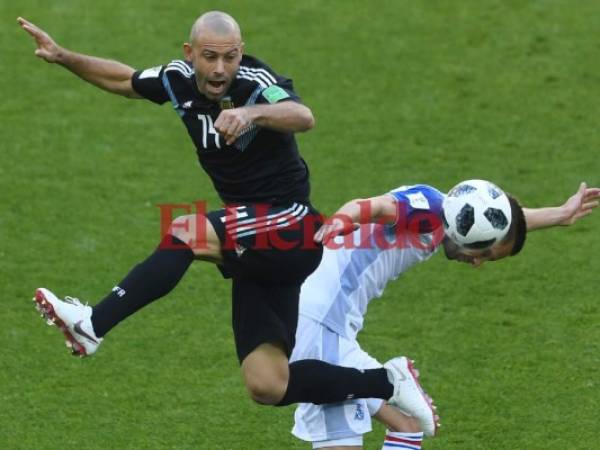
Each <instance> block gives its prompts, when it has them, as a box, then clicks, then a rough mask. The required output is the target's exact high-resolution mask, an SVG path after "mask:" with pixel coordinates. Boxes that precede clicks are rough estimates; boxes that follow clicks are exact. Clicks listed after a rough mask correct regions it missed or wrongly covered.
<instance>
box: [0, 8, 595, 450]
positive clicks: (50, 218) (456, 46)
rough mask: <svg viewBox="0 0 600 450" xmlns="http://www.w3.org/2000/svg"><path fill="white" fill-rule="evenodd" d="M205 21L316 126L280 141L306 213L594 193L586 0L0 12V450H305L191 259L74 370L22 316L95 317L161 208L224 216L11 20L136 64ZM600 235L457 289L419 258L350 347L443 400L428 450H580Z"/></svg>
mask: <svg viewBox="0 0 600 450" xmlns="http://www.w3.org/2000/svg"><path fill="white" fill-rule="evenodd" d="M210 9H221V10H225V11H227V12H229V13H230V14H232V15H233V16H234V17H236V18H237V19H238V21H239V23H240V25H241V27H242V31H243V33H244V40H245V42H246V50H247V52H248V53H250V54H252V55H255V56H258V57H259V58H261V59H263V60H264V61H266V62H268V63H269V64H270V65H271V66H272V67H273V68H274V69H275V70H276V71H277V72H279V73H282V74H285V75H288V76H290V77H292V78H293V79H294V82H295V86H296V89H297V91H298V92H299V94H300V95H301V96H302V98H303V100H304V102H305V103H306V104H307V105H308V106H310V107H311V109H312V111H313V113H314V115H315V117H316V121H317V126H316V128H315V129H314V130H313V131H311V132H309V133H307V134H302V135H299V136H298V140H299V143H300V147H301V151H302V154H303V156H304V158H305V159H306V161H307V162H308V164H309V166H310V168H311V173H312V188H313V195H312V198H313V202H314V204H315V205H316V206H317V207H319V209H320V210H321V211H322V212H324V213H326V214H330V213H332V212H334V211H335V209H336V208H337V207H338V206H339V205H340V204H342V203H343V202H345V201H347V200H349V199H351V198H355V197H365V196H372V195H376V194H380V193H384V192H386V191H388V190H390V189H393V188H395V187H397V186H400V185H403V184H412V183H429V184H432V185H434V186H436V187H438V188H439V189H441V190H444V191H445V190H448V189H449V188H450V187H451V186H452V185H454V184H455V183H456V182H458V181H460V180H462V179H467V178H485V179H490V180H493V181H494V182H496V183H498V184H499V185H500V186H502V187H504V188H505V189H506V190H507V191H509V192H511V193H513V194H514V195H515V196H517V197H518V198H520V199H521V201H522V202H523V203H524V204H526V205H528V206H543V205H557V204H560V203H562V202H563V201H564V200H565V199H566V198H567V197H568V196H569V195H571V194H572V193H573V192H575V190H576V188H577V187H578V184H579V182H580V181H587V182H588V183H589V184H590V185H599V184H600V177H599V168H600V165H599V163H598V157H599V156H600V152H599V150H598V148H599V144H600V135H599V133H598V114H597V107H598V104H600V58H598V53H599V52H600V41H599V40H598V30H599V29H600V3H598V2H597V1H594V0H581V1H577V2H569V1H566V0H561V1H558V0H556V1H550V0H548V1H517V0H512V1H491V0H490V1H474V0H460V1H459V0H457V1H452V2H450V1H441V0H429V1H425V0H423V1H400V0H398V1H392V0H389V1H381V0H375V1H370V2H363V1H354V0H353V1H342V0H337V1H316V0H307V1H288V0H285V1H278V2H266V1H242V0H237V1H227V2H225V1H221V2H217V1H213V2H206V1H205V2H192V1H188V0H174V1H171V2H168V3H165V2H160V1H157V0H151V1H144V2H141V1H138V2H133V1H116V0H105V1H103V2H89V1H75V0H72V1H69V0H63V1H41V0H37V1H35V0H20V1H19V2H9V1H7V0H0V17H1V18H2V26H0V48H1V53H0V54H1V55H2V56H1V59H2V64H0V81H1V83H0V89H1V94H2V101H1V102H0V117H1V118H2V120H1V121H0V134H1V136H2V140H1V141H0V148H1V153H0V154H1V161H2V162H1V164H0V183H1V186H0V187H1V189H0V208H1V212H0V237H1V238H2V240H3V245H2V246H1V247H0V256H1V258H0V268H1V270H0V289H1V292H0V295H1V298H2V308H1V309H0V320H1V322H2V323H3V327H2V329H1V330H0V340H1V345H2V349H3V352H2V357H1V358H0V448H2V449H36V450H37V449H58V448H62V449H78V450H84V449H109V448H110V449H209V450H213V449H261V450H271V449H283V448H286V449H303V448H304V449H308V448H310V446H309V445H307V444H305V443H302V442H300V441H298V440H296V439H295V438H293V437H292V436H291V435H290V434H289V429H290V428H291V426H292V421H293V407H287V408H268V407H260V406H257V405H254V404H253V403H252V402H251V401H250V400H249V398H248V396H247V395H246V393H245V391H244V387H243V385H242V382H241V379H240V376H239V369H238V365H237V360H236V358H235V352H234V348H233V339H232V333H231V329H230V306H229V289H230V288H229V285H228V282H227V281H223V280H222V279H221V278H220V275H219V274H218V271H217V270H216V269H215V268H214V267H211V266H209V265H202V264H196V265H194V266H193V267H192V268H191V269H190V271H189V272H188V273H187V275H186V276H185V278H184V279H183V281H182V283H181V284H180V285H179V286H178V287H177V289H176V290H175V291H174V292H173V293H172V294H171V295H169V296H168V297H166V298H164V299H162V300H160V301H158V302H156V303H154V304H153V305H152V306H150V307H148V308H146V309H145V310H143V311H141V312H140V313H139V314H137V315H136V316H135V317H134V318H132V319H130V320H128V321H126V322H125V323H123V324H122V325H121V326H119V327H118V328H116V329H115V330H114V331H113V332H111V333H110V335H109V336H108V337H107V339H106V341H105V343H104V345H103V347H102V349H101V350H100V351H99V353H98V354H97V355H95V356H94V357H93V358H89V359H85V360H80V359H76V358H71V357H70V356H68V354H67V352H66V350H65V349H64V348H61V346H62V345H63V344H62V339H61V337H60V336H59V333H57V331H56V330H55V329H53V328H50V327H46V326H44V325H43V322H42V320H41V319H39V318H38V317H36V312H35V310H34V309H33V307H32V303H31V302H30V298H31V297H32V295H33V292H34V290H35V288H36V287H39V286H46V287H49V288H51V289H52V290H54V291H55V292H56V293H57V294H59V295H74V296H78V297H79V298H81V299H82V300H84V301H89V302H90V303H92V304H93V303H95V302H97V301H98V300H99V299H101V298H102V297H103V296H104V295H105V294H106V293H107V292H108V291H109V290H110V289H111V288H112V286H113V285H114V284H115V283H116V282H118V281H119V280H121V279H122V278H123V276H124V275H125V274H126V273H127V272H128V270H129V269H130V268H131V267H132V266H133V265H134V264H136V263H137V262H139V261H140V260H141V259H143V258H144V257H145V256H146V255H147V254H148V253H149V252H150V251H151V250H152V249H153V248H154V247H155V245H156V244H157V242H158V239H159V233H160V223H159V218H160V214H159V213H160V211H159V209H158V207H157V205H158V204H162V203H189V202H192V201H194V200H207V201H208V202H209V206H210V207H212V208H218V207H219V206H220V202H219V200H218V198H217V196H216V194H215V193H214V191H213V188H212V185H211V183H210V181H209V180H208V178H207V176H206V175H204V174H203V173H202V172H201V170H200V168H199V166H198V164H197V162H196V157H195V154H194V149H193V146H192V143H191V141H190V140H189V138H188V137H187V133H186V131H185V129H184V128H183V126H182V124H181V123H180V122H179V119H178V117H177V116H176V114H174V113H173V111H172V109H171V107H170V106H169V105H168V104H167V105H165V106H163V107H157V106H155V105H153V104H150V103H148V102H143V101H129V100H126V99H123V98H119V97H117V96H111V95H108V94H106V93H104V92H101V91H100V90H98V89H95V88H93V87H91V86H89V85H86V84H85V83H83V82H81V81H79V80H77V79H76V78H75V77H74V76H73V75H72V74H70V73H69V72H67V71H66V70H64V69H62V68H60V67H56V66H52V65H48V64H46V63H44V62H43V61H41V60H38V59H37V58H35V57H34V56H33V50H34V45H33V42H32V41H31V39H30V38H29V36H28V35H26V33H25V32H23V31H22V30H21V29H20V28H19V27H18V26H17V24H16V21H15V19H16V17H17V16H19V15H21V16H23V17H25V18H27V19H29V20H31V21H33V22H34V23H37V24H38V25H40V26H41V27H43V28H45V29H46V30H47V31H48V32H49V33H50V34H51V35H52V36H53V37H54V38H55V39H56V40H57V41H58V42H59V43H60V44H61V45H64V46H65V47H68V48H71V49H74V50H77V51H80V52H83V53H87V54H92V55H97V56H103V57H109V58H115V59H117V60H120V61H123V62H125V63H127V64H129V65H131V66H134V67H136V68H144V67H150V66H154V65H157V64H162V63H165V62H168V61H170V60H171V59H175V58H180V57H181V55H182V48H181V45H182V42H183V41H185V40H186V39H187V35H188V32H189V28H190V26H191V24H192V23H193V21H194V19H195V18H196V17H197V16H198V15H199V14H201V13H202V12H204V11H206V10H210ZM599 232H600V219H599V217H598V213H596V215H595V216H592V217H590V218H586V219H585V220H584V221H582V222H581V223H579V224H577V226H575V227H573V228H571V229H553V230H549V231H543V232H536V233H534V234H532V235H531V236H529V238H528V243H527V245H526V247H525V249H524V251H523V253H522V255H520V256H518V257H516V258H510V259H507V260H504V261H502V262H498V263H494V264H487V265H485V266H484V267H482V268H480V269H477V270H475V269H472V268H470V267H468V266H463V265H460V264H456V263H450V262H447V261H446V260H445V258H444V257H443V256H438V257H435V258H434V259H433V260H432V261H431V262H429V263H428V264H424V265H422V266H420V267H417V268H416V269H414V270H412V271H411V272H409V273H407V274H406V275H404V276H402V277H401V279H400V280H398V281H397V282H395V283H392V284H391V285H390V287H389V288H388V289H387V291H386V293H385V295H384V296H383V298H382V300H381V301H378V302H375V303H374V304H373V305H372V306H371V309H370V311H369V315H368V318H367V325H366V328H365V330H364V332H363V333H362V335H361V342H362V343H363V346H364V348H365V349H367V350H368V351H369V352H371V353H372V354H373V355H374V356H376V357H377V358H379V359H380V360H386V359H388V358H390V357H392V356H395V355H398V354H407V355H410V356H411V357H413V358H415V359H416V360H417V365H418V367H419V368H420V370H421V373H422V380H423V383H424V385H425V387H426V388H427V389H428V390H429V391H430V392H431V394H432V395H433V396H434V398H435V399H436V402H437V404H438V406H439V411H440V413H441V416H442V423H443V429H442V433H441V434H440V435H439V437H437V438H436V439H433V440H426V441H425V445H424V448H426V449H432V450H433V449H458V448H460V449H512V448H527V449H563V448H572V449H591V448H598V447H597V446H598V442H600V428H599V427H598V420H597V411H598V407H599V406H600V394H599V389H598V369H599V367H600V356H599V355H600V348H599V347H600V344H599V342H600V325H599V324H600V312H599V309H598V297H599V296H598V274H599V272H600V263H599V260H598V256H597V254H598V249H599V248H600V237H599ZM383 432H384V430H383V429H382V427H381V426H378V425H377V426H376V427H375V430H374V431H373V432H372V433H370V434H369V435H367V437H366V440H365V448H366V449H379V448H380V447H381V443H382V438H383Z"/></svg>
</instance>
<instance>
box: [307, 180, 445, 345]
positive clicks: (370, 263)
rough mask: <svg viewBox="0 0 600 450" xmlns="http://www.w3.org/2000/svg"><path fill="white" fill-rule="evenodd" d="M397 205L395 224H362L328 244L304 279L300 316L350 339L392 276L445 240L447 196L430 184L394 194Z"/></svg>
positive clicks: (361, 325)
mask: <svg viewBox="0 0 600 450" xmlns="http://www.w3.org/2000/svg"><path fill="white" fill-rule="evenodd" d="M390 195H392V196H393V197H394V198H395V199H396V201H397V204H398V217H397V220H396V223H395V224H394V225H385V226H384V225H376V224H366V225H361V228H360V229H359V230H356V231H355V232H354V233H352V234H351V235H348V236H337V237H336V238H335V239H334V244H335V245H336V247H337V246H339V248H336V249H333V248H329V246H326V247H325V249H324V252H323V259H322V260H321V264H320V265H319V267H318V268H317V270H315V271H314V272H313V273H312V274H311V275H310V276H309V277H308V278H307V279H306V281H305V282H304V284H303V285H302V289H301V292H300V311H299V312H300V315H303V316H306V317H309V318H311V319H313V320H315V321H317V322H320V323H322V324H323V325H325V326H326V327H328V328H329V329H331V330H332V331H334V332H336V333H338V334H339V335H341V336H343V337H346V338H348V339H354V338H355V337H356V335H357V334H358V332H359V331H360V330H361V329H362V327H363V321H364V315H365V314H366V312H367V307H368V305H369V302H370V301H371V300H372V299H375V298H377V297H380V296H381V295H382V294H383V291H384V289H385V286H386V285H387V283H388V282H389V281H391V280H394V279H396V278H398V276H399V275H400V274H401V273H403V272H405V271H407V270H408V269H409V268H411V267H412V266H414V265H415V264H417V263H419V262H421V261H425V260H427V259H429V258H430V257H431V255H433V253H435V251H436V250H437V248H438V247H439V245H440V244H441V240H442V236H443V227H442V216H441V212H442V201H443V199H444V194H442V193H441V192H440V191H438V190H437V189H435V188H433V187H431V186H427V185H416V186H403V187H401V188H398V189H395V190H393V191H391V192H390Z"/></svg>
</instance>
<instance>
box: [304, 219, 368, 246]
mask: <svg viewBox="0 0 600 450" xmlns="http://www.w3.org/2000/svg"><path fill="white" fill-rule="evenodd" d="M359 227H360V225H359V224H358V223H353V222H352V221H351V220H350V218H349V217H339V216H333V217H330V218H329V219H327V220H326V221H325V223H324V224H323V226H322V227H321V228H319V231H317V232H316V233H315V235H314V237H313V239H314V241H315V242H317V243H319V242H321V243H323V245H327V243H328V242H329V241H331V240H332V239H333V238H334V237H336V236H344V235H346V234H350V233H352V232H353V231H355V230H357V229H358V228H359Z"/></svg>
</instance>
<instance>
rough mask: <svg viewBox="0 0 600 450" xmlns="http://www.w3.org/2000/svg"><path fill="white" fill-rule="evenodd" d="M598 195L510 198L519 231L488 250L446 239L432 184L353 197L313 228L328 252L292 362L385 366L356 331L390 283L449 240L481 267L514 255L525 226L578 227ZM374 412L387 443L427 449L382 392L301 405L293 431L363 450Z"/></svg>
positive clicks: (313, 278) (312, 279)
mask: <svg viewBox="0 0 600 450" xmlns="http://www.w3.org/2000/svg"><path fill="white" fill-rule="evenodd" d="M599 197H600V189H598V188H587V186H586V185H585V183H582V184H581V185H580V187H579V189H578V191H577V192H576V193H575V194H574V195H573V196H571V197H570V198H569V199H568V200H567V201H566V202H565V203H564V204H563V205H562V206H560V207H555V208H538V209H527V208H521V207H520V206H519V204H518V203H517V202H516V200H515V199H514V198H512V197H510V196H509V199H510V201H511V209H512V220H511V230H510V231H509V232H508V234H507V236H506V237H505V238H504V239H503V240H502V241H501V242H499V243H496V244H494V245H493V246H492V247H491V248H488V249H485V250H464V249H460V248H458V247H457V246H456V245H455V244H453V243H452V242H451V241H450V240H449V239H448V238H445V237H444V233H443V227H442V219H441V213H442V202H443V199H444V194H442V193H441V192H440V191H438V190H437V189H435V188H433V187H431V186H427V185H415V186H403V187H400V188H398V189H395V190H393V191H391V192H389V193H387V194H384V195H382V196H377V197H372V198H369V199H357V200H352V201H350V202H348V203H346V204H345V205H344V206H343V207H342V208H340V210H338V212H337V213H336V214H335V215H334V216H333V217H332V219H331V220H330V221H329V224H328V225H325V226H324V227H323V228H321V230H320V231H319V232H318V233H317V235H315V240H317V241H322V242H323V243H324V244H326V245H325V249H324V250H325V251H324V253H323V259H322V261H321V264H320V265H319V267H318V268H317V270H316V271H315V272H313V273H312V275H310V276H309V277H308V278H307V280H306V281H305V282H304V284H303V286H302V289H301V294H300V316H299V321H298V328H297V332H296V346H295V348H294V350H293V353H292V357H291V360H292V361H294V360H297V359H320V360H324V361H326V362H329V363H332V364H337V365H341V366H347V367H354V368H357V369H371V368H377V367H381V364H380V363H379V362H378V361H377V360H376V359H375V358H373V357H372V356H370V355H369V354H368V353H367V352H365V351H364V350H362V349H361V347H360V345H359V343H358V341H357V335H358V333H359V331H360V330H361V329H362V327H363V321H364V316H365V314H366V312H367V307H368V305H369V302H370V301H371V300H373V299H375V298H378V297H380V296H381V295H382V294H383V290H384V289H385V286H386V285H387V283H388V282H389V281H391V280H395V279H396V278H398V276H399V275H400V274H402V273H403V272H405V271H407V270H408V269H410V268H411V267H412V266H414V265H415V264H417V263H420V262H422V261H426V260H428V259H429V258H430V257H431V256H432V255H433V254H434V253H435V252H436V251H437V249H438V248H439V246H443V247H444V251H445V253H446V256H447V257H448V259H455V260H458V261H461V262H466V263H470V264H472V265H474V266H475V267H477V266H479V265H481V264H482V263H483V262H485V261H494V260H497V259H501V258H503V257H505V256H508V255H513V254H516V253H518V251H520V249H521V248H522V246H523V243H524V240H525V234H526V232H527V231H531V230H535V229H539V228H545V227H549V226H555V225H571V224H572V223H574V222H575V221H577V220H578V219H579V218H581V217H583V216H585V215H587V214H589V213H591V212H592V209H593V208H595V207H596V206H598V198H599ZM359 223H361V224H362V225H360V228H358V224H359ZM352 230H354V231H353V232H352ZM348 233H351V234H348ZM371 416H374V417H375V418H376V419H378V420H379V421H381V422H382V423H383V424H384V425H386V427H387V429H388V430H387V432H386V436H385V441H384V443H383V447H382V448H383V449H392V448H400V449H412V450H419V449H420V448H421V442H422V439H423V433H422V432H421V430H420V428H419V425H418V423H417V422H416V421H415V420H414V419H412V418H411V417H408V416H407V415H405V414H403V413H402V412H401V411H399V410H397V409H395V408H393V407H392V406H390V405H388V404H386V403H385V402H384V401H383V400H380V399H349V400H347V401H345V402H343V403H335V404H328V405H315V404H311V403H301V404H299V405H298V407H297V409H296V412H295V425H294V428H293V430H292V433H293V434H294V435H295V436H296V437H298V438H300V439H302V440H305V441H309V442H312V444H313V448H328V449H333V448H335V449H341V448H344V449H347V448H353V449H359V448H362V443H363V434H364V433H367V432H369V431H371Z"/></svg>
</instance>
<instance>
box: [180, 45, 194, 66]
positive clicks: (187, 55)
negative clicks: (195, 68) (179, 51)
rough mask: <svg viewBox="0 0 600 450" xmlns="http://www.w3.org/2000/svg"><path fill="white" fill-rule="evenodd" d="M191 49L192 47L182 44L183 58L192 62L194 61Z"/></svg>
mask: <svg viewBox="0 0 600 450" xmlns="http://www.w3.org/2000/svg"><path fill="white" fill-rule="evenodd" d="M193 53H194V51H193V49H192V45H191V44H189V43H187V42H186V43H184V44H183V56H184V57H185V60H186V61H189V62H192V61H193V60H194V58H193Z"/></svg>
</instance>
